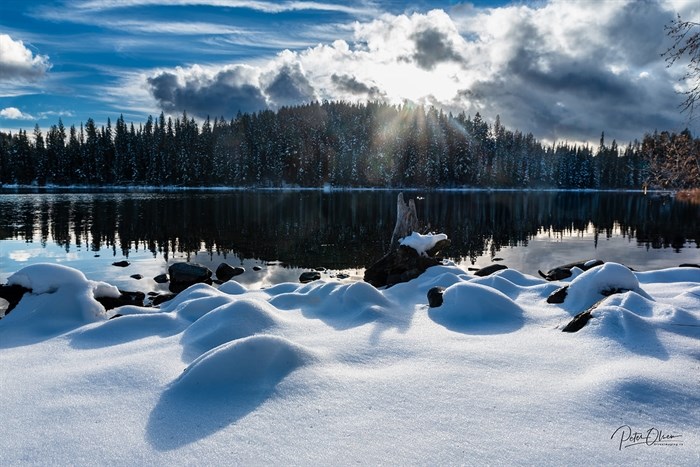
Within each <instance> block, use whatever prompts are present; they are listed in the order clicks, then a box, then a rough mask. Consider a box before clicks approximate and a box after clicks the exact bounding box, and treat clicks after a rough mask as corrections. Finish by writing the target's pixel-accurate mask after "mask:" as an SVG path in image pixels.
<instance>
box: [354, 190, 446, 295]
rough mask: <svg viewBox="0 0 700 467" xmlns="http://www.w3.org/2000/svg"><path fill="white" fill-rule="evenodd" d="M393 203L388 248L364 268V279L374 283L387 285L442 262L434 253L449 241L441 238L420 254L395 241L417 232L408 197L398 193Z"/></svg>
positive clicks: (415, 219)
mask: <svg viewBox="0 0 700 467" xmlns="http://www.w3.org/2000/svg"><path fill="white" fill-rule="evenodd" d="M396 205H397V216H396V226H395V227H394V233H393V234H392V236H391V243H390V245H389V252H388V253H387V254H385V255H384V257H382V258H381V259H380V260H379V261H377V262H376V263H374V264H372V265H371V266H369V267H368V268H367V269H366V270H365V276H364V280H365V282H368V283H370V284H372V285H373V286H375V287H384V286H386V287H391V286H392V285H394V284H398V283H400V282H408V281H410V280H411V279H415V278H416V277H418V276H420V275H421V274H423V272H425V270H426V269H428V268H429V267H431V266H437V265H439V264H442V258H440V257H438V256H437V255H438V254H439V253H440V251H441V250H444V249H445V248H448V247H449V246H450V241H449V240H448V239H443V240H440V241H438V242H437V243H436V244H435V245H434V246H433V247H432V248H430V249H429V250H427V251H425V252H424V254H420V253H418V252H417V251H416V250H414V249H413V248H411V247H409V246H406V245H399V240H400V239H402V238H405V237H407V236H409V235H411V234H412V233H413V232H417V231H418V230H419V226H420V224H419V222H418V216H417V215H416V204H415V202H414V201H413V200H412V199H411V200H409V201H408V203H406V202H405V201H404V199H403V193H399V196H398V200H397V203H396Z"/></svg>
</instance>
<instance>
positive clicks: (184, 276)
mask: <svg viewBox="0 0 700 467" xmlns="http://www.w3.org/2000/svg"><path fill="white" fill-rule="evenodd" d="M168 274H169V275H170V285H169V286H168V288H169V289H170V291H171V292H174V293H179V292H182V291H183V290H185V289H186V288H187V287H189V286H191V285H193V284H199V283H202V282H203V283H205V284H209V285H211V276H212V272H211V270H209V268H207V267H205V266H202V265H199V264H196V263H174V264H171V265H170V267H169V268H168Z"/></svg>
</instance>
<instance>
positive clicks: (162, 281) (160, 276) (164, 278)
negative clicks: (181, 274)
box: [153, 274, 170, 284]
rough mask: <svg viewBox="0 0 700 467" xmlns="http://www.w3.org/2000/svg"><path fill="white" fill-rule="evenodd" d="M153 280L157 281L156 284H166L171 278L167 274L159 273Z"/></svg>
mask: <svg viewBox="0 0 700 467" xmlns="http://www.w3.org/2000/svg"><path fill="white" fill-rule="evenodd" d="M153 280H154V281H156V284H165V283H166V282H168V281H169V280H170V279H169V278H168V275H167V274H158V275H157V276H156V277H154V278H153Z"/></svg>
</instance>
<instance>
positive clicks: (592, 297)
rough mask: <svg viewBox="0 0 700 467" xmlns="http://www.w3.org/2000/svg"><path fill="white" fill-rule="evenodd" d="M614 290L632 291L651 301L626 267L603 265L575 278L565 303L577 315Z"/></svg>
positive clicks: (613, 264)
mask: <svg viewBox="0 0 700 467" xmlns="http://www.w3.org/2000/svg"><path fill="white" fill-rule="evenodd" d="M615 290H633V291H635V292H637V293H638V294H639V295H641V296H643V297H645V298H647V299H651V297H650V296H649V295H648V294H647V293H646V292H644V291H643V290H642V289H641V288H640V286H639V281H638V280H637V276H635V274H634V273H633V272H632V271H631V270H630V269H629V268H628V267H626V266H623V265H621V264H618V263H605V264H602V265H600V266H596V267H594V268H591V269H589V270H588V271H585V272H583V273H582V274H580V275H578V276H576V278H575V279H574V280H572V281H571V283H570V285H569V289H568V291H567V295H566V299H565V303H566V305H567V306H568V307H570V309H571V310H573V311H575V312H577V313H578V312H579V311H582V310H584V309H586V308H588V307H590V306H591V305H593V304H594V303H596V302H597V301H599V300H600V299H601V298H603V297H604V296H605V294H604V292H611V291H615Z"/></svg>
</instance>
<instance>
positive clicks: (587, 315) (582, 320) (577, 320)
mask: <svg viewBox="0 0 700 467" xmlns="http://www.w3.org/2000/svg"><path fill="white" fill-rule="evenodd" d="M592 310H593V308H589V309H588V310H586V311H582V312H581V313H579V314H577V315H576V316H574V319H572V320H571V321H569V323H568V324H567V325H566V326H564V328H563V329H562V330H561V331H562V332H577V331H580V330H581V329H583V327H584V326H585V325H586V324H587V323H588V321H589V320H590V319H591V318H592V317H593V314H592V313H591V312H592Z"/></svg>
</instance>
